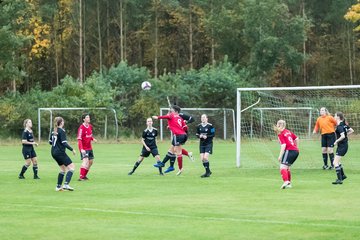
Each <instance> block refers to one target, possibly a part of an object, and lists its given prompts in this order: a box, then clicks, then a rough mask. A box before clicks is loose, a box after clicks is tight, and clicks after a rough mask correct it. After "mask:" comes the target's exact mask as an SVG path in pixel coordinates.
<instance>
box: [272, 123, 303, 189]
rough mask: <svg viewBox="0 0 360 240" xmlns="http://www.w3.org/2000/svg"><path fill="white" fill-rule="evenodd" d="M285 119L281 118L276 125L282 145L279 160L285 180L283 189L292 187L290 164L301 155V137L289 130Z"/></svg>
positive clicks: (275, 128)
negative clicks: (299, 146)
mask: <svg viewBox="0 0 360 240" xmlns="http://www.w3.org/2000/svg"><path fill="white" fill-rule="evenodd" d="M285 127H286V122H285V121H284V120H279V121H278V122H277V124H276V126H274V130H275V131H276V133H277V134H278V138H279V142H280V145H281V148H280V153H279V157H278V160H279V162H280V173H281V176H282V179H283V181H284V183H283V185H281V189H285V188H291V173H290V166H291V165H292V164H293V163H294V162H295V161H296V159H297V157H298V156H299V148H298V145H299V138H298V137H297V136H296V135H295V134H294V133H292V132H291V131H289V130H288V129H286V128H285Z"/></svg>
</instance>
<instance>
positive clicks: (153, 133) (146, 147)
mask: <svg viewBox="0 0 360 240" xmlns="http://www.w3.org/2000/svg"><path fill="white" fill-rule="evenodd" d="M146 125H147V128H146V129H145V130H144V131H143V134H142V138H141V143H142V145H143V148H142V150H141V153H140V156H139V159H138V160H137V161H136V162H135V165H134V167H133V169H132V170H131V171H130V172H129V173H128V175H132V174H133V173H134V172H135V170H136V168H137V167H138V166H139V165H140V163H141V162H142V161H143V160H144V158H146V157H148V156H150V153H151V154H152V155H153V157H155V159H156V161H157V162H158V163H161V161H160V155H159V151H158V148H157V145H156V137H157V135H158V130H157V129H156V128H154V127H153V126H152V125H153V120H152V118H148V119H146ZM159 173H160V175H163V173H162V168H161V167H159Z"/></svg>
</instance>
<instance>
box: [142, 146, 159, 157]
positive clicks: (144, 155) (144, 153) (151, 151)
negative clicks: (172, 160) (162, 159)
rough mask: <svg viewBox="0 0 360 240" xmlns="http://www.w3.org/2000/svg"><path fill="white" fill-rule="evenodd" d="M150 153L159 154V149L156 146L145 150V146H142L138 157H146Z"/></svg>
mask: <svg viewBox="0 0 360 240" xmlns="http://www.w3.org/2000/svg"><path fill="white" fill-rule="evenodd" d="M150 153H151V154H152V155H153V157H155V156H156V155H159V151H158V149H157V147H156V148H153V149H150V151H148V150H146V148H145V147H143V148H142V150H141V153H140V157H148V156H150Z"/></svg>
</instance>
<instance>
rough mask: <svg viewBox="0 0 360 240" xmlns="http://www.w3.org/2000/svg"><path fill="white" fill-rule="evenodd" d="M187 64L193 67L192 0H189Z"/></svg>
mask: <svg viewBox="0 0 360 240" xmlns="http://www.w3.org/2000/svg"><path fill="white" fill-rule="evenodd" d="M189 65H190V69H193V65H194V64H193V28H192V0H189Z"/></svg>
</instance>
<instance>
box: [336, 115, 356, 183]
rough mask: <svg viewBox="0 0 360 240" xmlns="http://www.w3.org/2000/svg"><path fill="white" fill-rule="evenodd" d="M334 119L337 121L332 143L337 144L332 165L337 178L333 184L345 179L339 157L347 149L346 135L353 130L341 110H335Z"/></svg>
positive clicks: (343, 154)
mask: <svg viewBox="0 0 360 240" xmlns="http://www.w3.org/2000/svg"><path fill="white" fill-rule="evenodd" d="M335 120H336V122H337V126H336V130H335V133H336V141H335V142H334V145H337V149H336V155H335V159H334V166H335V170H336V175H337V179H336V180H335V181H334V182H333V184H342V183H343V180H345V179H346V176H345V174H344V169H343V167H342V165H341V162H340V161H341V158H342V157H343V156H345V154H346V152H347V150H348V138H347V136H348V135H350V134H352V133H353V132H354V130H353V129H352V128H351V127H349V126H348V125H347V124H346V122H345V118H344V114H343V113H342V112H337V113H336V114H335Z"/></svg>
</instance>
